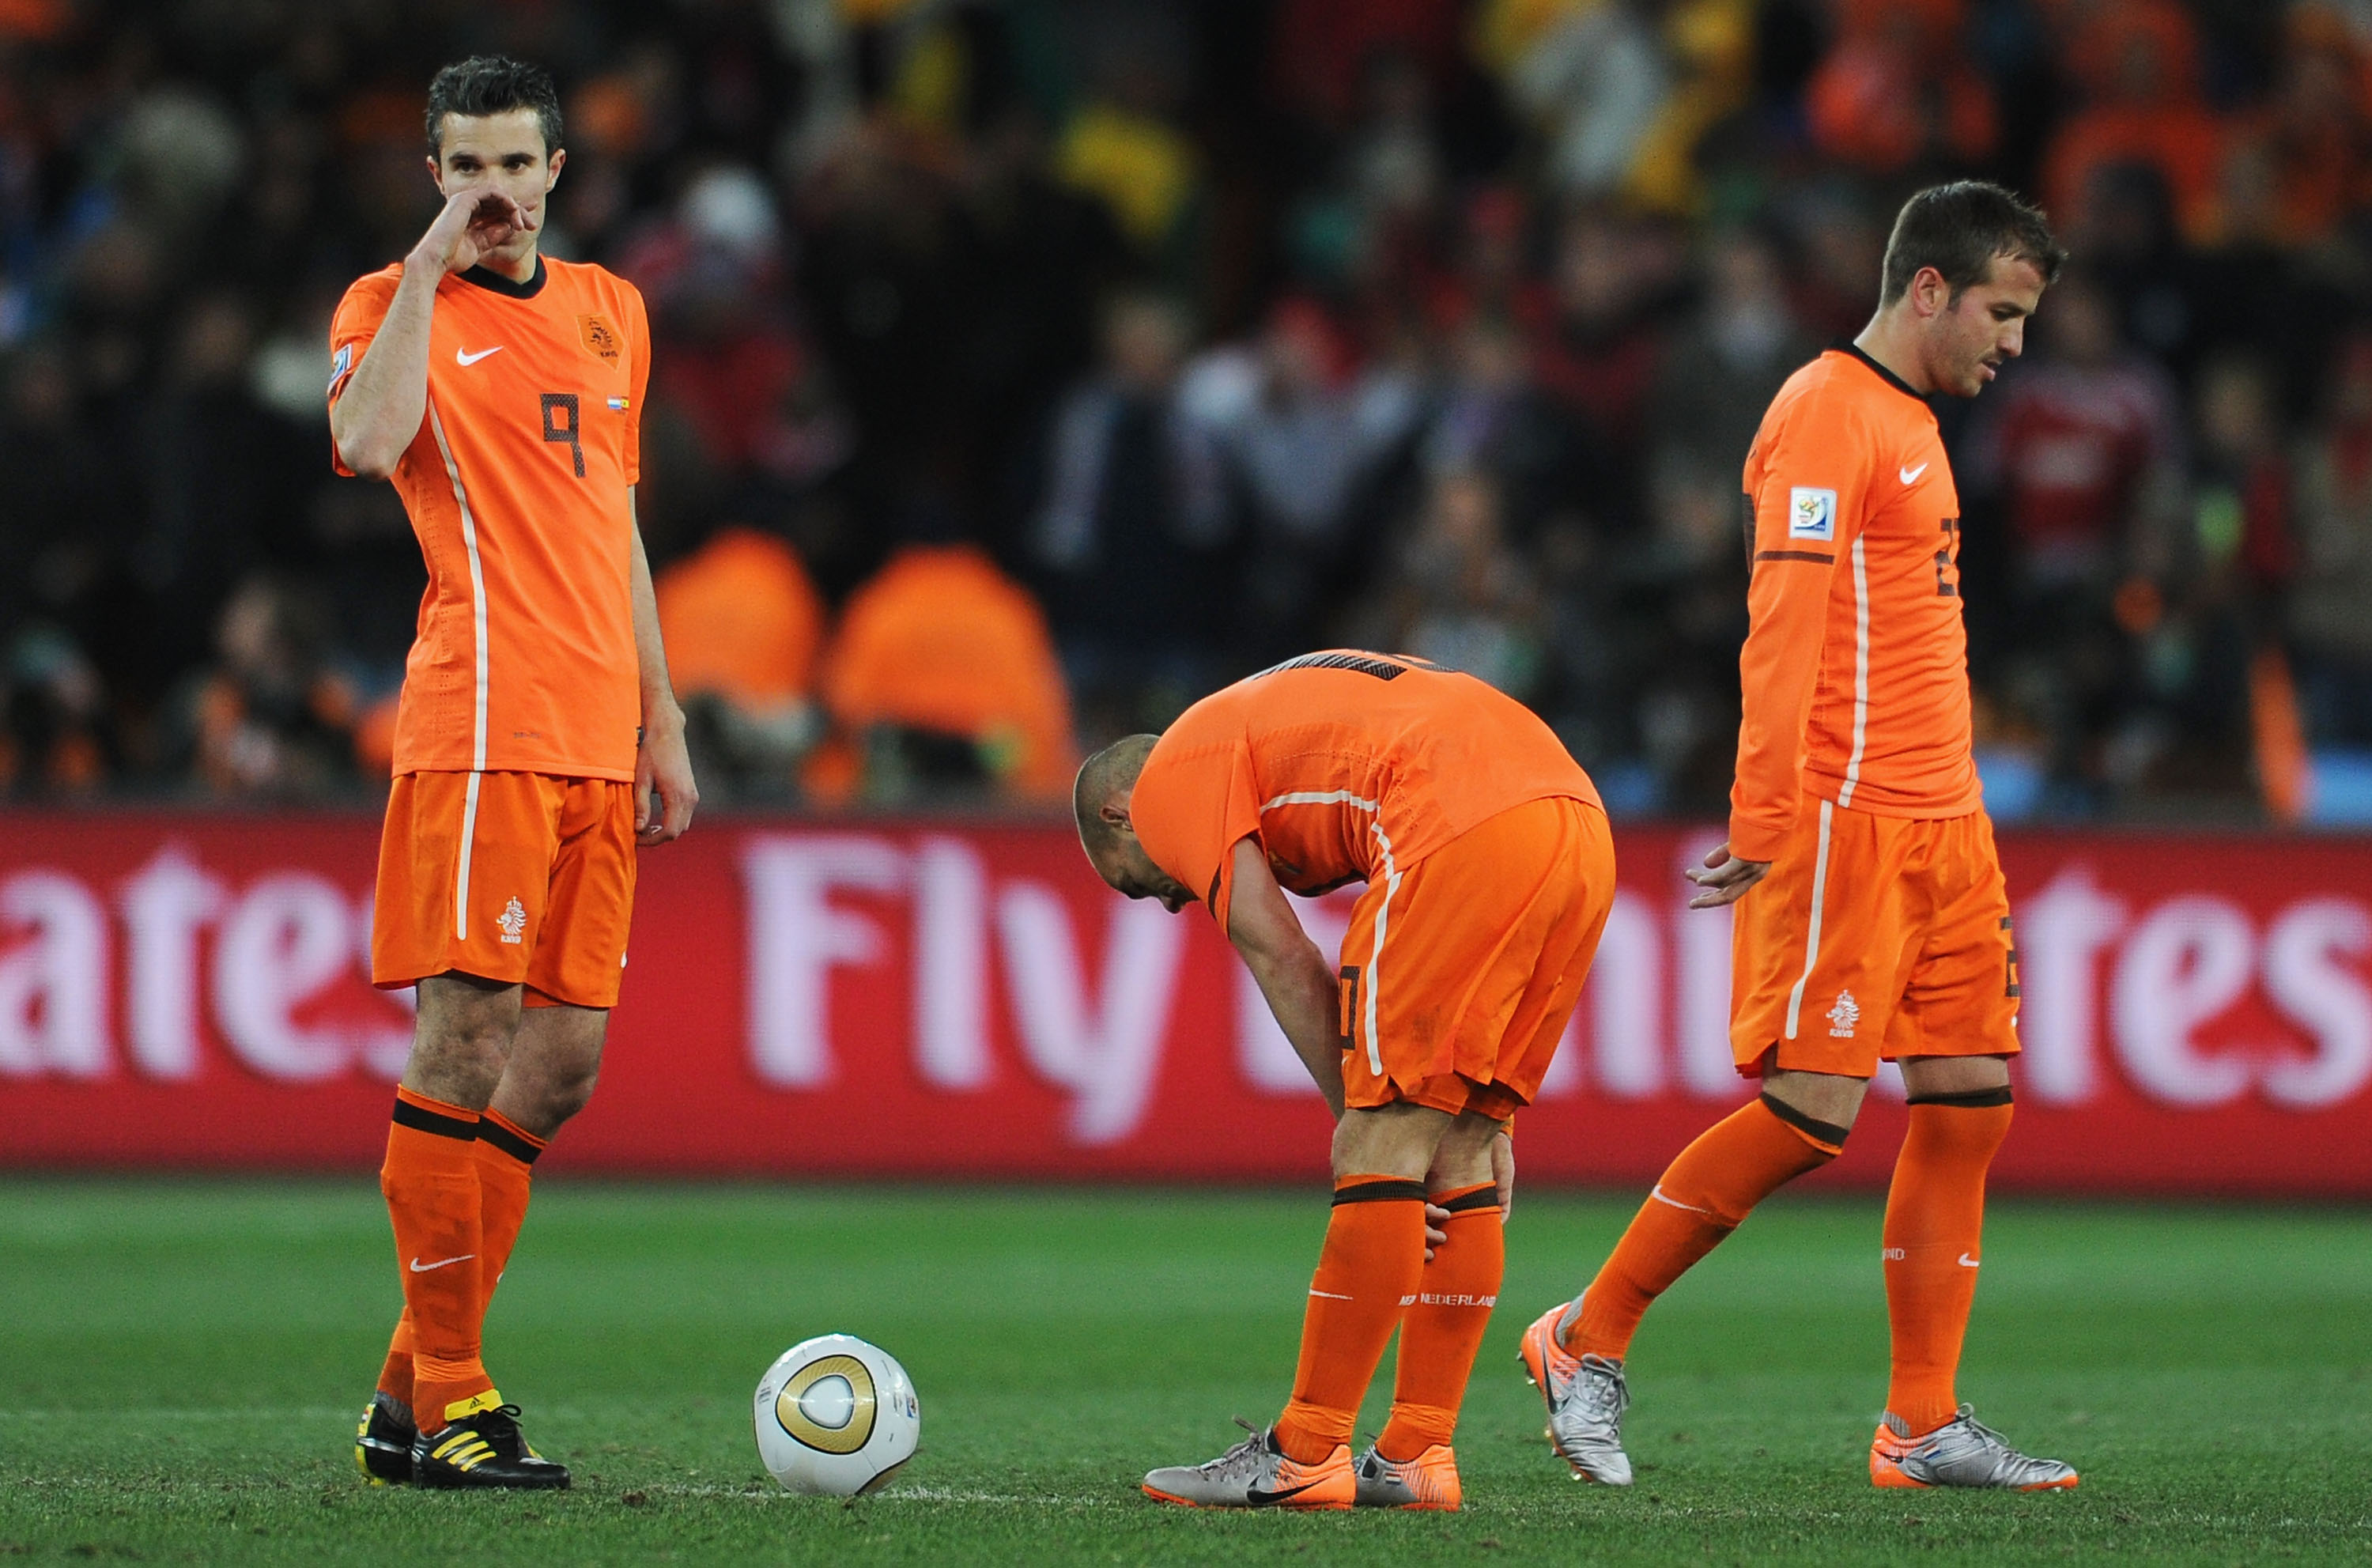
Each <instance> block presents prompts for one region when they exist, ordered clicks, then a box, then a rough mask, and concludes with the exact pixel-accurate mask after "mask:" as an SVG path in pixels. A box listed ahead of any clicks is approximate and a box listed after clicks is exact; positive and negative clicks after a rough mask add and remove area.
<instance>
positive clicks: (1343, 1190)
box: [1334, 1178, 1424, 1208]
mask: <svg viewBox="0 0 2372 1568" xmlns="http://www.w3.org/2000/svg"><path fill="white" fill-rule="evenodd" d="M1422 1202H1424V1182H1422V1181H1402V1180H1400V1179H1397V1178H1388V1179H1384V1180H1382V1181H1359V1182H1355V1183H1353V1184H1352V1185H1351V1186H1348V1187H1337V1188H1336V1189H1334V1204H1335V1207H1337V1208H1340V1207H1341V1206H1342V1205H1343V1204H1344V1203H1422Z"/></svg>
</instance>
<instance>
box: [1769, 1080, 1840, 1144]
mask: <svg viewBox="0 0 2372 1568" xmlns="http://www.w3.org/2000/svg"><path fill="white" fill-rule="evenodd" d="M1762 1109H1765V1110H1768V1111H1769V1112H1770V1113H1771V1114H1772V1115H1773V1116H1775V1117H1777V1118H1778V1119H1779V1120H1780V1121H1784V1122H1785V1123H1786V1124H1787V1125H1788V1126H1790V1127H1793V1128H1794V1129H1795V1130H1796V1132H1808V1133H1809V1134H1811V1135H1812V1136H1813V1137H1815V1138H1818V1139H1819V1140H1820V1142H1821V1143H1823V1144H1835V1145H1837V1147H1839V1148H1843V1147H1844V1143H1845V1134H1846V1133H1848V1132H1852V1131H1853V1129H1852V1128H1850V1127H1840V1126H1838V1125H1837V1124H1836V1123H1834V1122H1833V1121H1817V1120H1815V1119H1814V1118H1812V1117H1809V1116H1807V1115H1805V1114H1804V1113H1803V1112H1802V1111H1800V1110H1797V1109H1796V1108H1795V1107H1794V1106H1792V1105H1789V1104H1788V1103H1787V1102H1786V1101H1785V1100H1784V1099H1777V1098H1773V1096H1772V1094H1771V1092H1770V1091H1769V1090H1768V1089H1765V1090H1764V1091H1763V1093H1762Z"/></svg>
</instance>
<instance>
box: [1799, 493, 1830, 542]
mask: <svg viewBox="0 0 2372 1568" xmlns="http://www.w3.org/2000/svg"><path fill="white" fill-rule="evenodd" d="M1787 537H1788V538H1789V539H1818V540H1835V538H1836V537H1837V493H1836V492H1835V491H1833V490H1815V489H1813V488H1812V487H1811V486H1810V485H1808V484H1799V485H1797V486H1796V488H1795V489H1793V490H1791V491H1789V492H1788V493H1787Z"/></svg>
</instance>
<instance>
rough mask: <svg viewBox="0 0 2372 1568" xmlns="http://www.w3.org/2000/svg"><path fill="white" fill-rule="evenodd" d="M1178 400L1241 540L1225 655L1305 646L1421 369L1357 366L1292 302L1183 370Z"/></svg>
mask: <svg viewBox="0 0 2372 1568" xmlns="http://www.w3.org/2000/svg"><path fill="white" fill-rule="evenodd" d="M1179 402H1180V410H1181V412H1182V413H1183V415H1184V418H1185V420H1186V423H1187V434H1188V438H1189V439H1190V440H1191V441H1192V442H1193V443H1194V444H1195V446H1196V447H1197V448H1198V449H1199V452H1200V454H1201V455H1200V456H1199V457H1198V458H1197V459H1196V460H1197V461H1198V462H1202V463H1207V464H1208V465H1209V471H1210V472H1211V473H1212V474H1213V475H1214V476H1215V482H1216V483H1217V484H1218V485H1219V486H1220V492H1219V493H1220V494H1222V495H1224V496H1225V497H1226V505H1227V509H1228V511H1229V513H1230V514H1231V517H1230V520H1229V526H1230V527H1231V528H1234V529H1236V530H1237V531H1238V532H1239V533H1240V534H1241V536H1242V537H1243V539H1244V540H1245V552H1246V557H1247V560H1246V564H1245V566H1244V568H1243V571H1242V574H1241V575H1240V577H1239V578H1238V583H1237V585H1236V587H1235V593H1234V598H1235V601H1236V602H1235V619H1236V627H1235V632H1234V636H1233V643H1234V646H1235V651H1236V652H1237V653H1238V656H1239V657H1240V659H1241V661H1242V662H1245V663H1248V664H1261V663H1267V662H1271V661H1273V659H1275V658H1278V657H1282V656H1284V655H1285V653H1287V652H1290V651H1291V650H1292V649H1293V648H1296V647H1301V646H1307V645H1309V644H1310V643H1312V642H1314V641H1316V640H1317V635H1316V633H1317V629H1318V627H1319V626H1320V624H1322V621H1323V619H1324V616H1325V613H1326V611H1327V610H1328V609H1329V608H1330V607H1331V604H1332V603H1333V601H1334V600H1335V599H1336V598H1338V597H1339V596H1340V595H1341V593H1342V592H1343V586H1344V585H1343V575H1344V573H1345V571H1346V569H1347V567H1348V566H1349V565H1350V563H1351V561H1352V547H1353V545H1354V542H1355V540H1354V534H1355V529H1357V528H1358V527H1359V526H1360V525H1361V524H1362V523H1363V522H1365V521H1368V520H1371V519H1372V518H1374V517H1377V516H1378V515H1379V514H1378V506H1379V500H1380V498H1379V495H1378V487H1379V486H1380V485H1381V484H1382V483H1383V482H1384V481H1385V480H1386V479H1387V478H1388V471H1387V470H1389V468H1391V467H1392V466H1393V459H1395V458H1396V457H1398V456H1400V455H1401V453H1402V452H1403V451H1404V449H1405V447H1407V445H1408V443H1409V441H1410V439H1411V438H1412V437H1413V436H1414V434H1415V432H1416V428H1417V423H1418V420H1419V419H1420V417H1421V416H1422V414H1423V412H1424V401H1423V389H1422V386H1421V383H1420V381H1419V379H1418V377H1416V375H1415V374H1414V373H1413V370H1412V369H1410V368H1408V367H1406V366H1400V365H1395V364H1390V363H1372V364H1367V365H1360V364H1358V363H1357V361H1356V359H1355V355H1354V354H1353V351H1352V349H1351V347H1350V345H1349V344H1348V343H1346V342H1345V341H1344V338H1343V333H1342V331H1340V329H1339V328H1337V327H1336V326H1335V324H1334V323H1333V322H1332V321H1331V319H1329V318H1328V317H1327V315H1326V313H1325V311H1324V310H1323V309H1322V308H1320V307H1319V306H1318V305H1317V304H1316V303H1315V302H1313V301H1310V300H1308V299H1305V298H1293V299H1287V300H1285V302H1284V303H1282V304H1280V305H1279V306H1278V307H1277V308H1275V309H1274V310H1273V312H1272V313H1271V314H1270V318H1269V320H1268V324H1267V327H1266V329H1265V331H1263V332H1262V335H1261V337H1260V339H1259V340H1258V342H1257V343H1252V344H1229V345H1227V346H1224V347H1221V348H1218V349H1215V350H1213V351H1211V352H1210V353H1208V354H1204V355H1203V356H1202V357H1201V358H1200V359H1198V360H1196V361H1195V362H1194V363H1192V365H1190V366H1188V367H1187V369H1186V372H1185V377H1184V379H1183V382H1182V383H1181V385H1180V389H1179Z"/></svg>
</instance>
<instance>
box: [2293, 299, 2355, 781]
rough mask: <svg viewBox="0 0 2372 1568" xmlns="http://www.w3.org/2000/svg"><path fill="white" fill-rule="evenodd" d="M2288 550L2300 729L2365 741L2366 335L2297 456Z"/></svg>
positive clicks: (2346, 356) (2325, 738)
mask: <svg viewBox="0 0 2372 1568" xmlns="http://www.w3.org/2000/svg"><path fill="white" fill-rule="evenodd" d="M2297 548H2298V573H2297V580H2296V586H2295V587H2294V588H2293V589H2292V590H2291V594H2290V602H2289V629H2290V635H2291V637H2292V639H2293V642H2294V645H2295V647H2296V654H2297V662H2298V673H2299V687H2300V690H2301V693H2302V696H2303V700H2304V703H2305V705H2306V710H2307V714H2308V725H2309V726H2310V728H2309V733H2310V734H2311V735H2312V737H2313V738H2314V739H2315V741H2316V742H2317V743H2318V744H2320V745H2338V746H2350V747H2366V746H2372V335H2366V333H2364V332H2362V331H2358V332H2356V333H2355V334H2354V335H2353V336H2351V337H2350V338H2349V339H2348V340H2347V342H2346V343H2345V345H2344V346H2343V349H2342V351H2341V354H2340V358H2339V364H2338V370H2337V374H2336V375H2335V376H2334V377H2333V378H2332V383H2331V394H2330V398H2329V401H2328V403H2327V405H2326V407H2325V408H2324V410H2323V412H2322V415H2321V417H2320V419H2319V420H2318V421H2317V422H2316V424H2315V426H2314V428H2313V429H2312V430H2311V431H2310V432H2309V433H2308V436H2307V438H2306V440H2305V442H2304V444H2303V447H2302V450H2301V452H2300V455H2299V459H2298V494H2297Z"/></svg>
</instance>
